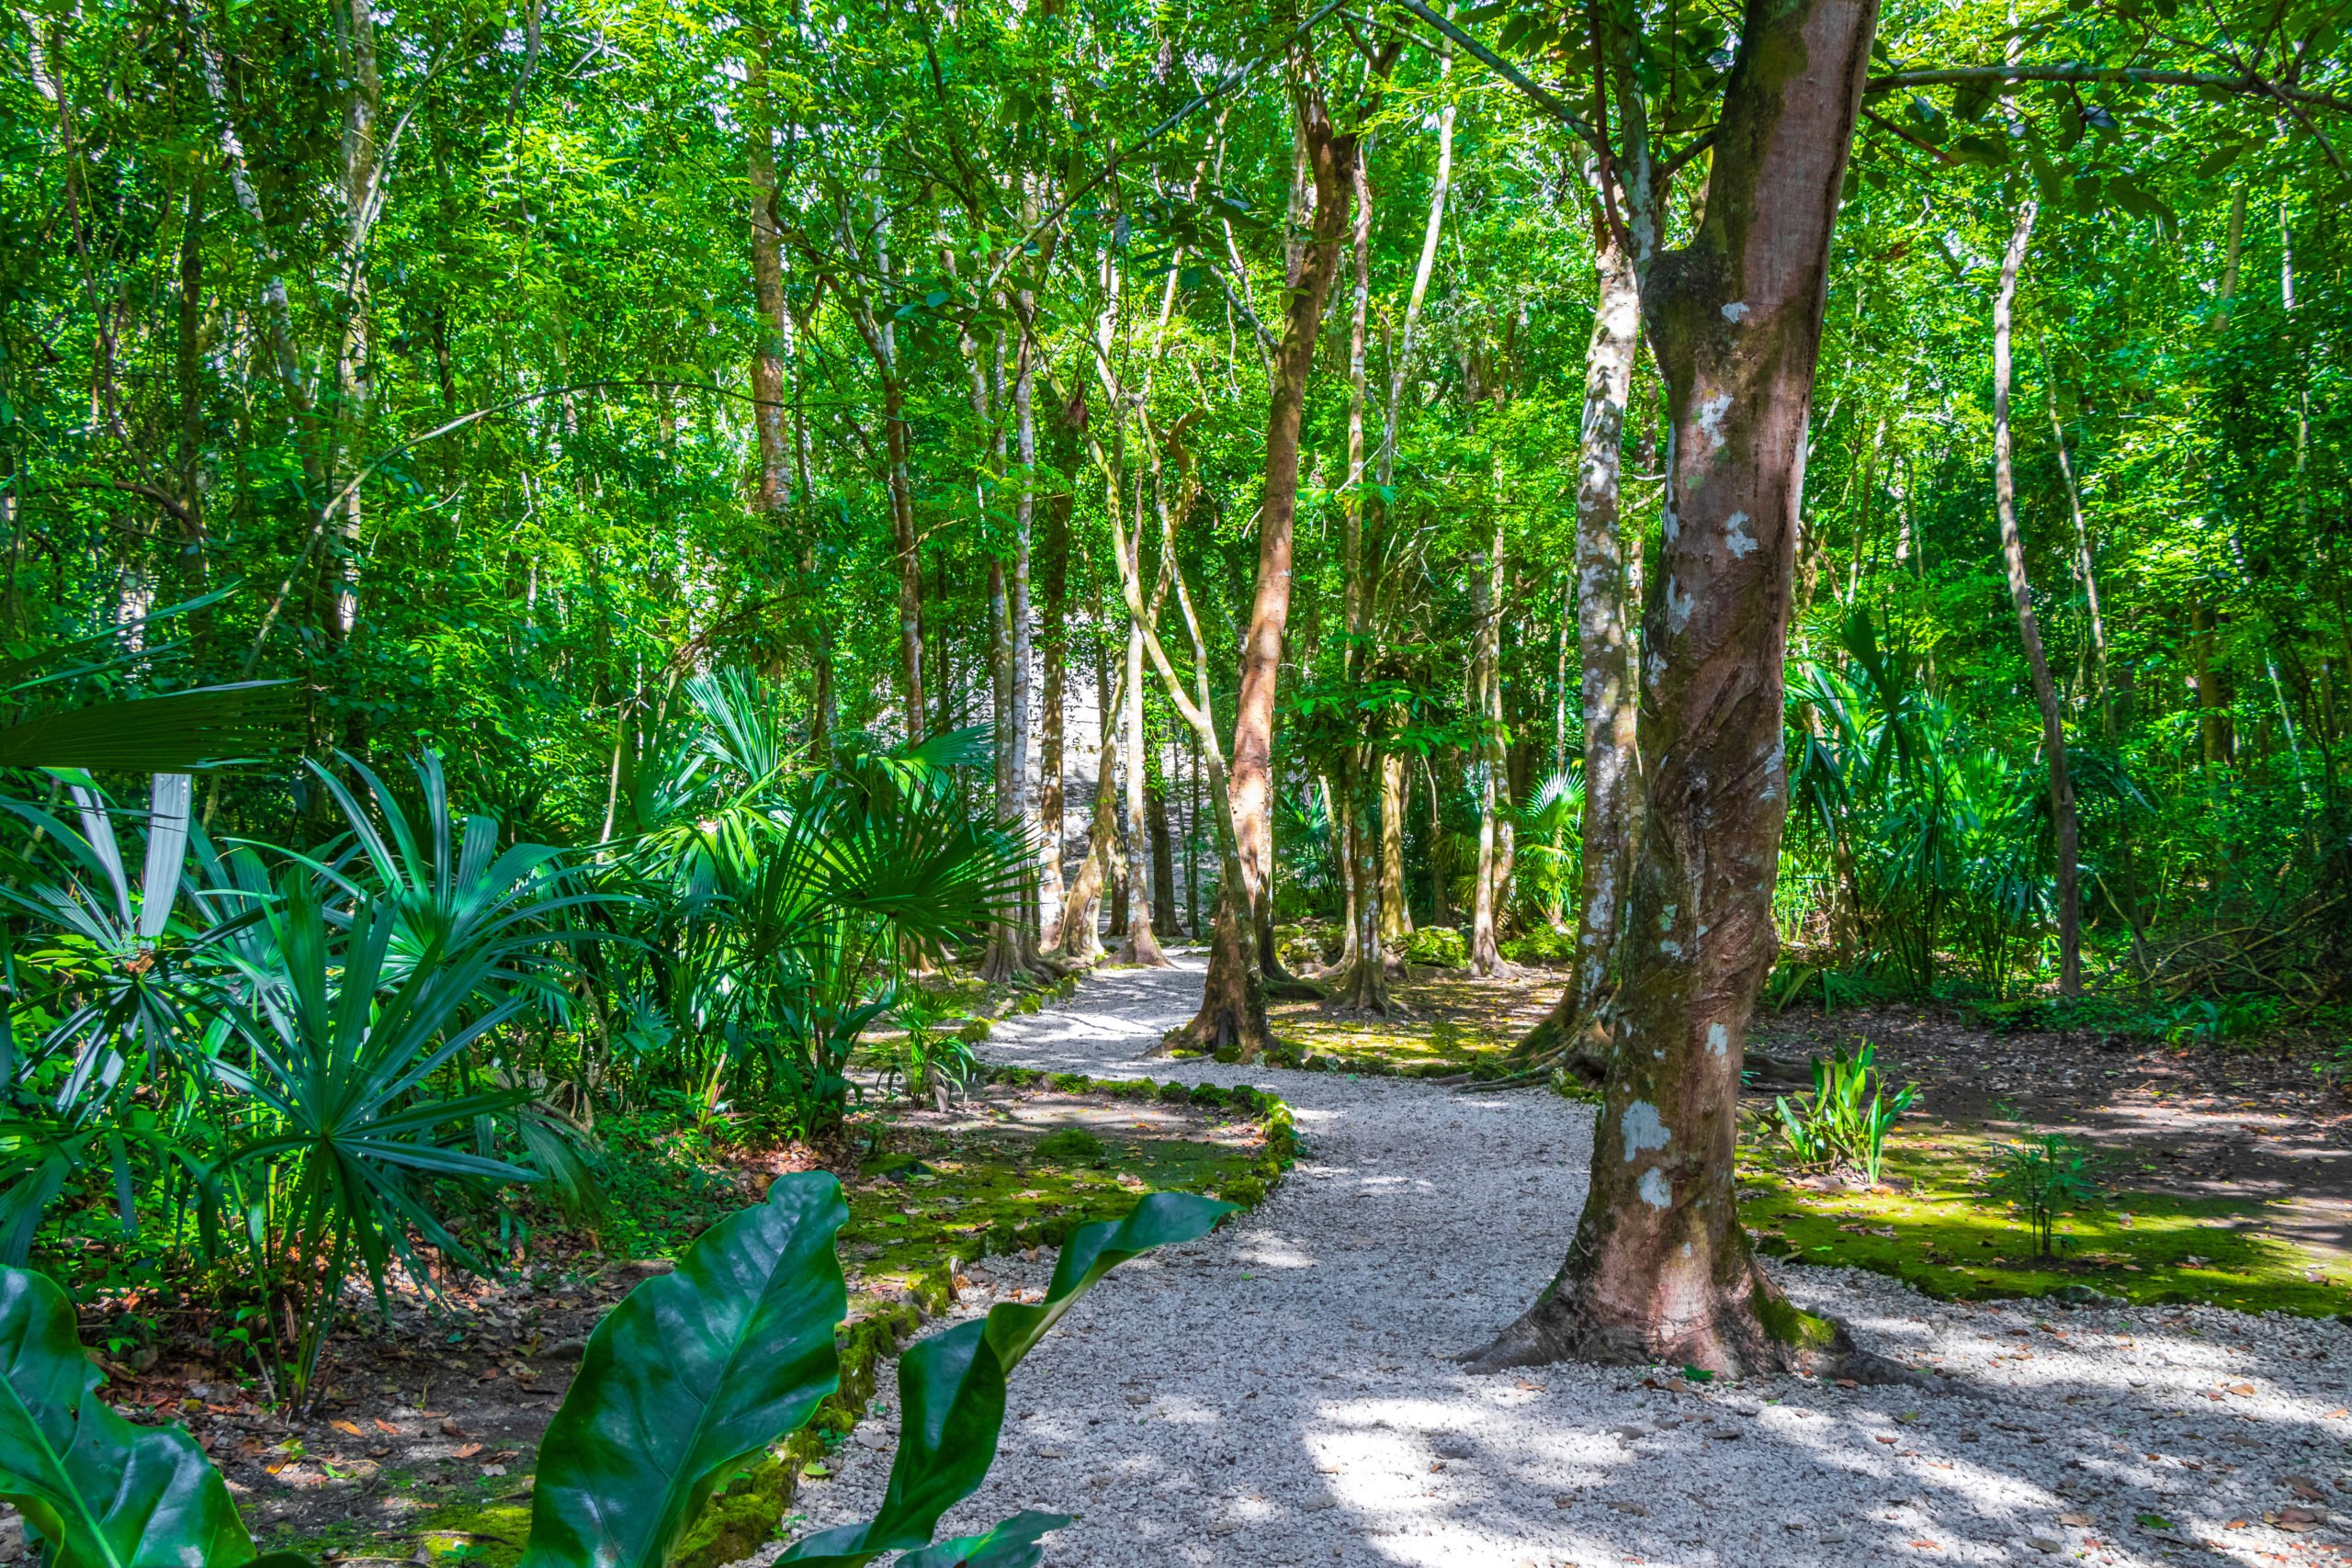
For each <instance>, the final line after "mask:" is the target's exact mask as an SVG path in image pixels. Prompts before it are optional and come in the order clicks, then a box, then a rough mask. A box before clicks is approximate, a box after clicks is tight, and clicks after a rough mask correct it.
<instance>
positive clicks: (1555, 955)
mask: <svg viewBox="0 0 2352 1568" xmlns="http://www.w3.org/2000/svg"><path fill="white" fill-rule="evenodd" d="M1576 953H1577V934H1576V932H1574V931H1562V930H1561V929H1560V928H1559V927H1557V926H1538V927H1536V928H1535V929H1534V930H1533V931H1529V932H1528V933H1527V934H1526V935H1525V936H1518V937H1513V938H1511V940H1510V941H1509V942H1505V943H1503V944H1502V954H1503V956H1504V957H1505V958H1508V959H1510V961H1511V962H1512V963H1513V964H1566V962H1567V961H1568V960H1569V959H1571V958H1574V957H1575V956H1576Z"/></svg>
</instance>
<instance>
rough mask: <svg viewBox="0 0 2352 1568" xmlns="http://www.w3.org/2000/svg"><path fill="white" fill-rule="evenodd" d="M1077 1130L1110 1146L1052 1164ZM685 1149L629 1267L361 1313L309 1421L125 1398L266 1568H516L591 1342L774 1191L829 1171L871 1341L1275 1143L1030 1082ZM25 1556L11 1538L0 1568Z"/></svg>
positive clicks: (457, 1289) (617, 1260)
mask: <svg viewBox="0 0 2352 1568" xmlns="http://www.w3.org/2000/svg"><path fill="white" fill-rule="evenodd" d="M1163 1076H1174V1075H1163ZM1072 1129H1076V1130H1079V1131H1081V1132H1083V1133H1085V1134H1089V1135H1090V1136H1091V1138H1092V1139H1093V1140H1094V1142H1095V1145H1096V1146H1095V1147H1093V1148H1086V1147H1083V1146H1080V1147H1078V1148H1075V1149H1072V1150H1069V1152H1067V1153H1050V1154H1049V1153H1046V1152H1045V1151H1043V1150H1041V1149H1040V1147H1039V1145H1041V1144H1042V1143H1043V1142H1044V1141H1045V1140H1046V1138H1048V1137H1051V1136H1053V1135H1055V1134H1061V1133H1065V1132H1067V1131H1069V1130H1072ZM674 1141H675V1142H679V1143H682V1144H684V1145H688V1146H687V1147H686V1148H685V1149H684V1151H683V1153H682V1155H681V1157H680V1158H678V1159H677V1160H675V1161H673V1162H672V1164H671V1165H669V1166H664V1167H662V1168H661V1169H660V1170H657V1171H655V1172H653V1173H651V1174H650V1179H646V1180H644V1181H643V1182H642V1183H641V1185H642V1186H643V1188H644V1190H641V1191H640V1190H636V1189H635V1188H632V1189H631V1190H628V1191H625V1192H623V1193H620V1194H617V1195H616V1203H615V1207H616V1210H622V1209H625V1208H632V1207H633V1209H634V1211H635V1212H634V1213H632V1214H631V1215H630V1218H631V1219H632V1221H633V1222H634V1223H632V1224H629V1225H627V1226H622V1225H620V1224H617V1223H616V1224H615V1225H614V1226H613V1227H611V1229H610V1230H609V1231H608V1232H607V1234H606V1235H605V1236H604V1238H603V1239H604V1240H605V1244H606V1248H607V1250H608V1251H610V1250H612V1249H614V1248H616V1247H617V1249H618V1250H617V1255H615V1256H600V1254H599V1253H598V1252H596V1251H594V1250H583V1251H582V1253H580V1254H579V1255H578V1256H576V1257H574V1258H571V1259H570V1260H569V1261H568V1262H567V1263H560V1264H559V1263H548V1264H544V1265H537V1266H534V1267H532V1268H530V1269H526V1270H524V1271H519V1272H517V1273H515V1274H513V1275H510V1276H509V1277H508V1278H506V1279H505V1280H497V1281H490V1280H465V1279H453V1280H447V1281H443V1282H442V1283H441V1284H440V1286H439V1288H438V1290H437V1292H436V1294H437V1297H438V1299H437V1300H428V1299H427V1298H426V1297H425V1295H424V1293H423V1292H418V1291H416V1290H414V1289H413V1288H412V1287H407V1286H404V1285H403V1284H402V1283H401V1281H398V1280H396V1281H395V1286H396V1288H395V1290H394V1292H393V1306H392V1316H391V1320H390V1324H389V1325H386V1324H385V1323H383V1321H382V1320H381V1319H379V1318H378V1317H377V1315H376V1314H375V1311H374V1308H373V1304H372V1303H371V1302H364V1301H361V1300H358V1299H356V1298H355V1299H354V1301H353V1302H352V1303H351V1309H350V1312H349V1314H348V1315H347V1318H346V1322H347V1323H348V1324H349V1325H351V1326H350V1327H349V1328H347V1329H346V1330H345V1332H343V1333H342V1334H340V1335H338V1336H337V1337H336V1340H335V1342H334V1350H333V1354H332V1357H331V1360H330V1364H329V1368H328V1371H327V1377H328V1380H329V1382H328V1393H326V1395H325V1396H324V1397H323V1399H322V1405H321V1409H320V1411H319V1413H318V1416H317V1418H315V1419H313V1420H311V1421H309V1422H307V1423H300V1424H297V1423H292V1422H289V1421H288V1420H287V1419H286V1418H284V1417H283V1416H280V1415H278V1414H276V1413H274V1412H273V1411H272V1409H271V1407H270V1402H269V1400H268V1399H267V1397H266V1389H264V1388H261V1387H259V1386H256V1385H255V1384H254V1382H253V1380H251V1379H248V1378H238V1377H234V1376H232V1375H231V1374H230V1373H229V1372H227V1371H224V1370H223V1368H222V1366H221V1364H220V1363H219V1362H217V1361H211V1360H181V1359H176V1358H175V1359H158V1360H157V1361H156V1362H155V1363H154V1364H153V1365H152V1366H150V1367H149V1368H147V1369H146V1370H145V1371H133V1370H132V1369H131V1368H130V1367H128V1366H124V1365H120V1364H117V1363H109V1364H108V1367H107V1370H108V1372H109V1380H108V1386H107V1394H108V1397H109V1399H110V1400H111V1401H112V1403H114V1404H116V1405H117V1406H118V1407H119V1408H120V1409H122V1410H123V1411H124V1412H125V1413H126V1414H130V1415H131V1416H134V1418H137V1419H142V1420H155V1419H179V1420H184V1421H186V1422H187V1424H188V1426H189V1427H190V1428H191V1430H193V1431H194V1432H195V1434H196V1435H197V1436H198V1438H199V1440H201V1441H202V1442H203V1443H204V1444H205V1446H206V1449H207V1451H208V1452H209V1454H210V1456H211V1458H212V1460H213V1461H214V1462H215V1463H216V1464H217V1465H218V1466H219V1467H220V1470H221V1472H222V1473H223V1475H224V1476H225V1477H226V1479H227V1481H228V1484H229V1487H230V1490H231V1492H232V1494H233V1495H235V1496H236V1497H237V1499H238V1502H239V1506H240V1507H241V1509H242V1510H243V1513H244V1514H245V1517H246V1520H247V1524H248V1526H249V1528H251V1529H252V1530H253V1532H254V1538H255V1540H256V1541H257V1542H259V1543H260V1544H261V1545H262V1547H263V1550H265V1551H273V1550H288V1551H301V1552H303V1553H305V1554H308V1555H311V1556H312V1557H314V1558H320V1559H322V1560H327V1561H338V1562H345V1563H359V1562H371V1561H373V1562H408V1561H411V1560H413V1561H416V1562H449V1561H455V1562H466V1563H479V1564H481V1565H483V1568H501V1565H503V1564H507V1563H512V1562H514V1561H515V1558H516V1555H517V1551H518V1549H519V1548H520V1546H521V1544H522V1541H523V1538H524V1536H525V1534H526V1531H527V1529H528V1525H529V1520H530V1497H531V1472H532V1468H533V1463H534V1461H535V1458H536V1454H537V1446H538V1442H539V1439H540V1437H541V1436H542V1435H543V1433H544V1432H545V1430H546V1427H547V1424H548V1420H549V1418H550V1417H551V1416H553V1415H554V1412H555V1408H556V1406H557V1404H559V1403H560V1401H561V1399H562V1396H563V1393H564V1391H565V1390H566V1389H567V1388H568V1387H569V1385H570V1383H571V1377H572V1374H573V1372H574V1371H576V1369H577V1363H578V1360H579V1358H580V1355H581V1352H582V1348H584V1345H585V1341H586V1337H587V1336H588V1334H589V1332H590V1331H591V1330H592V1329H594V1326H595V1325H596V1323H597V1321H598V1320H599V1319H600V1318H601V1317H602V1316H603V1315H604V1314H605V1312H607V1311H608V1310H610V1308H611V1307H612V1305H613V1304H614V1303H616V1302H617V1301H618V1300H619V1299H620V1298H621V1297H622V1296H623V1295H625V1294H626V1293H627V1292H628V1290H629V1289H630V1288H631V1287H633V1286H634V1285H636V1284H637V1283H638V1282H639V1281H640V1280H643V1279H645V1278H647V1277H648V1276H650V1275H652V1274H657V1273H663V1272H667V1271H668V1270H669V1269H670V1268H671V1266H672V1259H673V1257H674V1256H675V1255H676V1254H677V1253H679V1252H681V1251H683V1250H684V1247H686V1246H687V1245H688V1244H689V1243H690V1242H691V1240H692V1238H693V1237H694V1236H695V1235H698V1234H699V1233H700V1231H701V1230H702V1229H703V1228H704V1227H705V1226H706V1225H707V1224H710V1223H711V1222H712V1221H714V1220H716V1219H718V1217H720V1216H722V1215H724V1214H726V1213H731V1212H733V1211H734V1210H736V1209H739V1208H741V1206H742V1205H743V1204H744V1203H746V1202H748V1201H755V1200H756V1199H757V1198H758V1197H759V1196H760V1195H761V1194H762V1193H763V1191H764V1190H765V1189H766V1186H767V1183H768V1181H769V1180H770V1179H773V1178H774V1177H775V1176H776V1175H780V1174H782V1173H784V1172H786V1171H788V1170H799V1169H811V1168H818V1167H819V1166H820V1165H827V1166H829V1167H830V1168H832V1169H833V1170H834V1171H835V1174H837V1175H838V1176H840V1177H841V1178H842V1182H843V1186H844V1189H845V1192H846V1196H847V1197H848V1199H849V1204H850V1221H849V1224H847V1225H845V1226H844V1227H843V1229H842V1235H841V1247H842V1262H843V1266H844V1268H845V1269H846V1270H847V1273H848V1279H849V1286H850V1292H851V1302H850V1305H851V1314H852V1317H853V1319H854V1318H857V1317H860V1316H864V1315H865V1314H868V1313H871V1312H873V1311H875V1310H876V1309H877V1308H879V1307H881V1306H884V1305H886V1304H889V1303H897V1302H900V1301H903V1300H906V1299H907V1298H908V1295H909V1293H910V1291H911V1290H913V1289H915V1288H918V1287H920V1286H921V1285H922V1284H923V1283H924V1281H925V1280H926V1277H931V1276H938V1275H941V1274H943V1273H944V1270H945V1269H948V1268H949V1267H951V1266H952V1265H951V1260H955V1259H961V1260H962V1261H964V1262H965V1263H966V1264H967V1266H969V1259H970V1258H971V1257H972V1255H973V1254H974V1253H975V1252H977V1251H978V1245H977V1240H976V1237H977V1235H978V1234H981V1233H986V1232H989V1231H1000V1232H1002V1231H1016V1232H1017V1231H1023V1230H1030V1229H1035V1228H1037V1227H1039V1226H1040V1225H1043V1224H1050V1223H1052V1222H1055V1221H1059V1220H1066V1219H1077V1220H1091V1219H1107V1218H1113V1217H1116V1216H1117V1215H1120V1214H1124V1213H1126V1211H1127V1210H1128V1209H1129V1208H1131V1207H1132V1206H1133V1204H1134V1201H1135V1199H1136V1197H1137V1196H1138V1195H1140V1194H1142V1193H1144V1192H1148V1191H1153V1190H1192V1191H1201V1190H1217V1189H1219V1188H1221V1187H1222V1186H1224V1185H1225V1184H1227V1182H1228V1181H1231V1180H1234V1179H1239V1178H1241V1177H1243V1176H1245V1175H1248V1174H1249V1173H1250V1169H1251V1162H1252V1160H1253V1158H1255V1157H1256V1154H1255V1145H1256V1144H1257V1143H1258V1142H1259V1139H1258V1135H1257V1129H1256V1127H1255V1126H1254V1125H1253V1124H1252V1123H1251V1122H1250V1118H1249V1117H1248V1116H1247V1115H1246V1114H1244V1113H1239V1112H1228V1111H1223V1110H1219V1109H1216V1108H1203V1107H1200V1106H1195V1105H1192V1104H1188V1103H1181V1102H1178V1103H1171V1102H1170V1101H1168V1100H1159V1099H1149V1100H1118V1099H1114V1098H1111V1097H1108V1096H1105V1095H1102V1094H1086V1093H1072V1092H1069V1091H1067V1090H1064V1089H1055V1088H1053V1087H1051V1086H1049V1085H1046V1084H1042V1083H1031V1084H1023V1085H1010V1084H998V1085H990V1086H989V1087H988V1088H986V1089H981V1090H979V1091H978V1092H977V1093H975V1094H972V1095H970V1096H968V1097H966V1098H964V1099H962V1100H957V1101H956V1103H955V1104H954V1105H953V1107H952V1108H951V1109H950V1110H948V1111H944V1112H943V1111H937V1110H934V1109H932V1108H930V1107H928V1106H912V1105H907V1104H902V1103H888V1104H883V1105H877V1106H876V1107H874V1108H873V1109H871V1110H870V1111H867V1112H865V1113H864V1114H862V1115H861V1116H860V1117H858V1118H857V1119H856V1121H855V1122H854V1125H853V1128H852V1130H851V1136H850V1137H849V1138H847V1139H845V1140H844V1141H843V1143H842V1145H840V1146H839V1147H838V1148H837V1149H835V1150H833V1151H832V1153H831V1158H830V1159H825V1158H820V1156H818V1155H817V1154H816V1153H815V1152H814V1151H811V1150H809V1148H807V1147H806V1146H805V1145H786V1146H783V1147H775V1146H772V1145H761V1144H759V1143H758V1142H756V1141H748V1140H747V1141H743V1142H729V1141H727V1140H725V1139H700V1140H695V1139H678V1140H674ZM664 1172H666V1178H665V1175H664ZM639 1174H640V1176H643V1175H646V1173H643V1172H640V1173H639ZM618 1217H619V1216H618V1215H617V1214H616V1221H617V1219H618ZM972 1272H973V1273H975V1274H978V1273H979V1272H980V1270H979V1269H978V1267H973V1269H972ZM966 1278H967V1280H968V1276H967V1277H966ZM978 1289H979V1290H981V1292H982V1293H983V1294H986V1291H987V1288H986V1286H985V1285H982V1286H979V1287H978ZM5 1513H6V1510H5V1509H0V1514H5ZM21 1551H22V1547H21V1543H20V1541H18V1540H17V1539H16V1538H15V1537H13V1536H11V1535H10V1534H9V1533H8V1532H7V1530H6V1528H5V1525H0V1562H9V1561H13V1560H14V1559H15V1558H16V1557H17V1555H19V1554H20V1553H21Z"/></svg>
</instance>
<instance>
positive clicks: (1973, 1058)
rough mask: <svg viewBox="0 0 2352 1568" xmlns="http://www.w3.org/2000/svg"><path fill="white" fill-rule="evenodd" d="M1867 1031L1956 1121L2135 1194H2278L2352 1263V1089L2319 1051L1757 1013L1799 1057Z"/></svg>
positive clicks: (1773, 1036)
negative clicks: (2066, 1143)
mask: <svg viewBox="0 0 2352 1568" xmlns="http://www.w3.org/2000/svg"><path fill="white" fill-rule="evenodd" d="M1865 1040H1867V1041H1870V1042H1871V1043H1873V1044H1875V1045H1876V1046H1877V1048H1878V1061H1879V1064H1880V1066H1881V1068H1882V1070H1883V1073H1884V1075H1885V1077H1887V1078H1888V1079H1890V1080H1891V1081H1893V1082H1894V1083H1897V1084H1901V1083H1905V1082H1910V1081H1913V1080H1917V1082H1918V1084H1919V1085H1920V1096H1919V1109H1920V1110H1922V1111H1927V1112H1928V1113H1930V1114H1932V1115H1934V1116H1935V1117H1937V1118H1939V1120H1942V1121H1945V1122H1950V1123H1951V1125H1952V1126H1953V1127H1954V1128H1956V1129H1965V1130H1975V1129H1982V1130H1985V1131H1987V1132H1992V1133H1995V1134H2013V1133H2026V1132H2053V1133H2064V1134H2070V1135H2072V1136H2075V1137H2077V1138H2079V1139H2081V1140H2082V1141H2083V1142H2085V1143H2086V1144H2089V1145H2094V1146H2096V1147H2098V1148H2099V1149H2101V1150H2103V1151H2105V1152H2107V1153H2108V1154H2109V1155H2111V1156H2115V1163H2116V1164H2117V1165H2118V1166H2120V1170H2121V1173H2122V1177H2123V1179H2125V1180H2126V1181H2127V1183H2128V1185H2129V1186H2131V1188H2133V1189H2136V1190H2144V1191H2153V1192H2167V1193H2173V1194H2177V1195H2179V1196H2182V1197H2198V1198H2235V1199H2242V1200H2245V1201H2250V1202H2262V1203H2266V1204H2267V1205H2268V1206H2269V1213H2270V1214H2271V1215H2272V1216H2273V1219H2272V1224H2273V1228H2274V1229H2276V1230H2277V1231H2278V1234H2279V1235H2281V1236H2282V1237H2284V1238H2286V1239H2290V1240H2293V1241H2296V1242H2299V1243H2301V1245H2304V1246H2306V1247H2314V1248H2318V1249H2320V1250H2322V1251H2324V1252H2326V1253H2331V1254H2335V1255H2337V1256H2339V1257H2345V1258H2352V1099H2347V1098H2346V1095H2345V1093H2344V1091H2343V1090H2342V1089H2340V1088H2338V1087H2337V1086H2336V1085H2335V1083H2334V1082H2332V1081H2329V1080H2325V1079H2322V1078H2320V1077H2316V1076H2315V1075H2314V1074H2313V1073H2312V1063H2311V1062H2310V1060H2308V1059H2307V1058H2304V1057H2301V1056H2297V1055H2285V1054H2281V1053H2280V1052H2278V1051H2277V1050H2275V1049H2273V1050H2264V1049H2255V1050H2234V1049H2223V1048H2218V1047H2210V1046H2209V1047H2199V1048H2196V1049H2190V1050H2176V1049H2174V1048H2171V1047H2168V1046H2154V1047H2152V1046H2150V1045H2148V1044H2146V1043H2143V1042H2136V1041H2127V1040H2123V1039H2121V1038H2120V1037H2118V1036H2112V1035H2105V1034H2087V1033H2045V1034H2022V1033H2021V1034H2003V1033H1995V1032H1990V1031H1987V1030H1985V1029H1982V1028H1977V1027H1973V1026H1971V1025H1969V1024H1967V1023H1964V1022H1962V1021H1960V1020H1958V1019H1956V1018H1953V1017H1951V1016H1950V1015H1946V1014H1940V1013H1933V1012H1927V1011H1922V1010H1917V1009H1875V1010H1844V1009H1841V1010H1838V1012H1836V1013H1834V1014H1830V1015H1827V1016H1825V1015H1824V1014H1823V1013H1822V1012H1821V1011H1820V1010H1818V1009H1816V1008H1806V1009H1802V1010H1801V1009H1795V1008H1792V1009H1791V1010H1789V1011H1787V1012H1785V1013H1780V1014H1771V1013H1759V1014H1758V1019H1757V1021H1756V1024H1755V1026H1754V1027H1753V1028H1751V1029H1750V1031H1749V1034H1748V1050H1749V1053H1750V1055H1751V1056H1752V1055H1755V1054H1757V1053H1759V1052H1761V1053H1765V1054H1769V1055H1772V1056H1775V1057H1778V1058H1781V1059H1782V1060H1784V1061H1790V1062H1794V1063H1797V1064H1800V1065H1801V1064H1803V1063H1804V1061H1805V1059H1806V1058H1807V1057H1808V1056H1812V1055H1821V1056H1827V1055H1830V1054H1831V1053H1832V1052H1833V1051H1834V1050H1836V1049H1837V1048H1838V1047H1839V1046H1841V1045H1842V1046H1844V1047H1845V1048H1846V1049H1847V1050H1848V1051H1849V1052H1851V1051H1852V1050H1853V1049H1854V1048H1855V1047H1856V1046H1857V1045H1858V1044H1859V1043H1861V1042H1862V1041H1865ZM1781 1092H1787V1088H1786V1086H1782V1088H1781Z"/></svg>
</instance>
